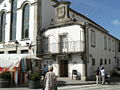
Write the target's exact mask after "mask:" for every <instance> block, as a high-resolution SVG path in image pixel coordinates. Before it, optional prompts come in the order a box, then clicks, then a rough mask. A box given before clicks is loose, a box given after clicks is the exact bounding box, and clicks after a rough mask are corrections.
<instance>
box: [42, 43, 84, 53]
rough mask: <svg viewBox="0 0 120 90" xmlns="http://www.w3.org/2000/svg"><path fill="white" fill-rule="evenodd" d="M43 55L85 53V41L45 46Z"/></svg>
mask: <svg viewBox="0 0 120 90" xmlns="http://www.w3.org/2000/svg"><path fill="white" fill-rule="evenodd" d="M42 47H43V48H42V49H43V50H42V51H43V53H74V52H83V51H84V48H85V45H84V41H68V42H59V43H49V44H43V46H42Z"/></svg>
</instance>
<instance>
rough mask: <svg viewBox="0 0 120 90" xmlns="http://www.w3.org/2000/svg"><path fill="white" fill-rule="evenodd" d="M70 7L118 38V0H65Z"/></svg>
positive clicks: (119, 8) (119, 7) (119, 12)
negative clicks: (68, 2)
mask: <svg viewBox="0 0 120 90" xmlns="http://www.w3.org/2000/svg"><path fill="white" fill-rule="evenodd" d="M66 1H70V2H71V5H70V7H71V8H72V9H73V10H76V11H77V12H79V13H81V14H83V15H86V16H87V17H88V18H90V19H91V20H93V21H94V22H96V23H97V24H99V25H100V26H102V27H103V28H105V29H106V30H108V31H109V33H110V34H111V35H113V36H114V37H116V38H118V39H120V0H66Z"/></svg>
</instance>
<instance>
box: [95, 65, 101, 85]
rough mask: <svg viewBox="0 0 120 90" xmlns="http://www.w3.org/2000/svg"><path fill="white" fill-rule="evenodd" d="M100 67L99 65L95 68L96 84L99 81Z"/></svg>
mask: <svg viewBox="0 0 120 90" xmlns="http://www.w3.org/2000/svg"><path fill="white" fill-rule="evenodd" d="M100 81H101V80H100V69H99V67H98V68H97V70H96V84H99V83H100Z"/></svg>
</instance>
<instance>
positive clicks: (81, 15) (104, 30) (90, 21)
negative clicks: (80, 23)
mask: <svg viewBox="0 0 120 90" xmlns="http://www.w3.org/2000/svg"><path fill="white" fill-rule="evenodd" d="M52 1H53V2H55V3H58V2H59V1H57V0H52ZM62 2H64V1H62ZM58 4H59V3H58ZM69 10H70V11H71V12H73V13H75V14H76V15H78V16H80V17H82V18H84V19H86V20H87V21H89V22H88V23H89V24H94V25H95V26H97V27H99V29H100V30H102V31H103V32H105V33H108V30H106V29H105V28H103V27H102V26H100V25H99V24H97V23H96V22H94V21H93V20H91V19H89V18H88V17H86V16H84V15H83V14H81V13H79V12H77V11H75V10H73V9H72V8H70V7H69Z"/></svg>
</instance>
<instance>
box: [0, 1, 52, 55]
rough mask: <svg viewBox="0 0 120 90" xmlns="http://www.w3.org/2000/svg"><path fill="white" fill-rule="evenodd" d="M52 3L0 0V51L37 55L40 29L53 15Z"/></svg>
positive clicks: (45, 25)
mask: <svg viewBox="0 0 120 90" xmlns="http://www.w3.org/2000/svg"><path fill="white" fill-rule="evenodd" d="M52 4H54V2H51V1H50V0H2V1H0V27H1V28H0V53H1V54H9V53H11V54H12V53H14V54H15V53H17V54H23V53H31V54H35V55H37V54H36V53H37V52H39V51H37V50H38V49H39V45H37V42H39V39H40V36H39V33H40V30H41V28H44V27H47V26H48V25H49V23H50V22H51V19H52V17H54V12H52V10H51V9H53V8H54V7H52ZM53 11H54V10H53ZM46 13H49V14H50V15H48V14H46ZM16 49H17V50H16Z"/></svg>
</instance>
